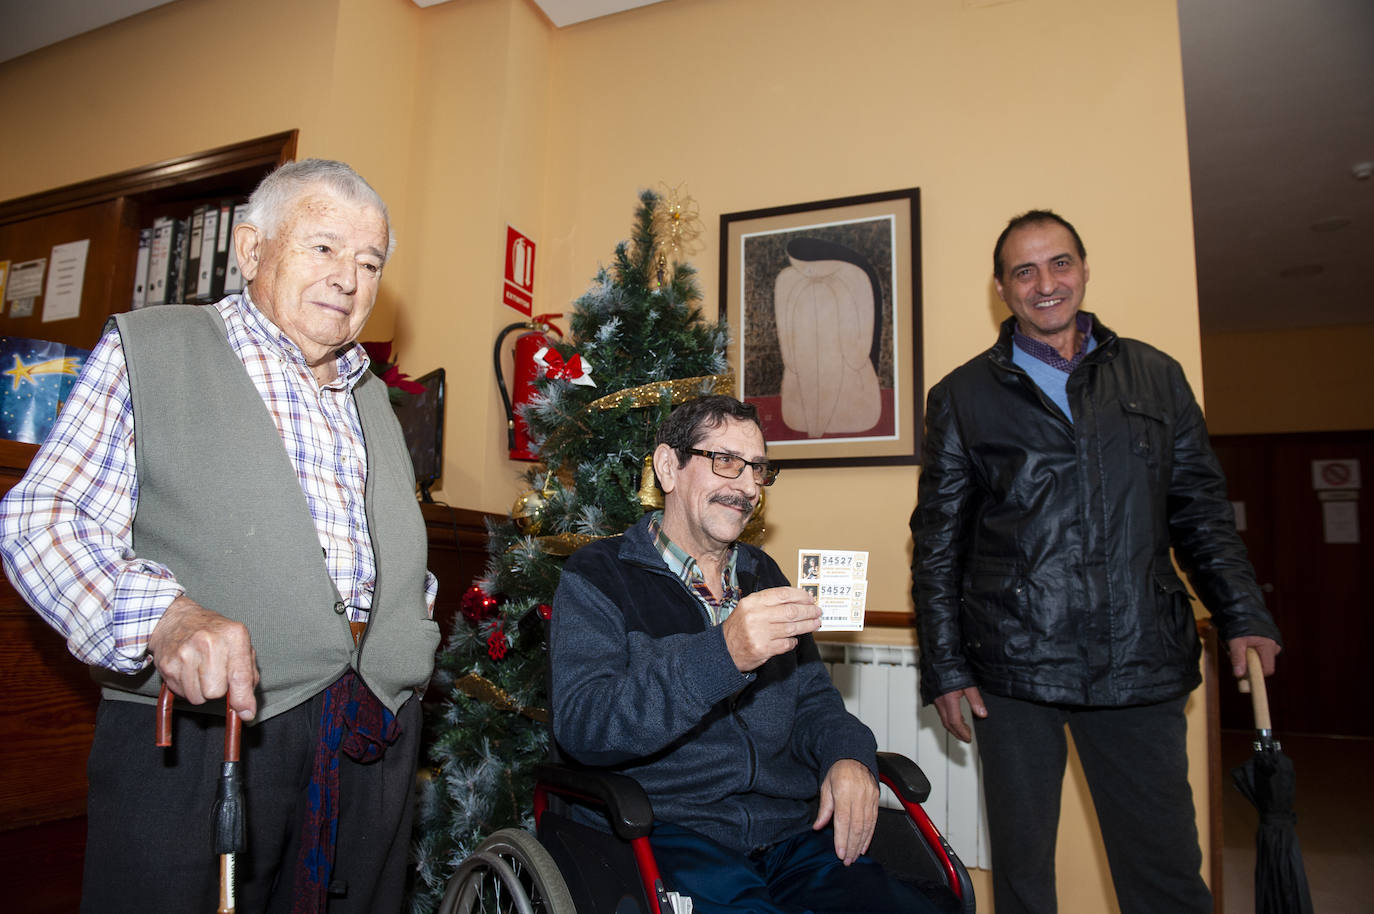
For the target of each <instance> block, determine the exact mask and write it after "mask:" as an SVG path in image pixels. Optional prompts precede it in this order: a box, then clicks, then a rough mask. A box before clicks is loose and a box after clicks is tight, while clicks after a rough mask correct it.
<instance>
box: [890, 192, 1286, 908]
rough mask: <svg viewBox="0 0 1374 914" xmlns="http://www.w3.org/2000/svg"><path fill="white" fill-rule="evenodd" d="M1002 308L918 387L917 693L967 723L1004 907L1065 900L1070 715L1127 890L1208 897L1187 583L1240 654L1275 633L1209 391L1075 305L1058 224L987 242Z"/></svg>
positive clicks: (1166, 897)
mask: <svg viewBox="0 0 1374 914" xmlns="http://www.w3.org/2000/svg"><path fill="white" fill-rule="evenodd" d="M993 263H994V274H993V275H994V281H995V283H996V286H997V291H998V294H999V295H1000V296H1001V298H1002V300H1003V301H1004V302H1006V304H1007V306H1008V307H1009V308H1010V309H1011V312H1012V317H1010V318H1008V319H1007V320H1006V321H1005V322H1004V323H1003V325H1002V331H1001V335H1000V337H999V339H998V341H997V343H996V345H994V346H993V348H992V349H990V350H988V351H987V352H985V353H983V354H982V355H980V356H978V357H977V358H975V359H973V360H971V361H969V362H967V363H966V364H964V365H962V366H961V367H959V368H957V369H955V370H954V371H952V372H950V374H949V375H948V376H947V377H945V378H944V379H943V380H942V381H941V382H940V383H939V384H937V385H936V386H935V387H933V388H932V389H931V391H930V396H929V401H928V405H927V410H926V433H925V445H924V451H925V458H924V465H923V467H922V471H921V478H920V487H919V496H918V503H917V506H916V510H915V512H914V513H913V514H912V517H911V530H912V534H913V536H914V538H915V553H914V556H913V560H912V571H913V579H914V583H913V587H912V595H913V597H914V599H915V603H916V620H917V630H918V633H919V638H920V647H921V653H920V659H921V694H922V698H923V700H924V701H925V702H927V703H929V702H932V701H933V702H934V703H935V705H936V709H937V711H938V712H939V714H940V719H941V721H942V722H943V723H944V725H945V727H946V729H948V730H949V731H950V732H951V733H953V734H954V735H955V736H956V737H958V738H959V739H961V740H964V741H965V742H968V741H969V740H970V739H971V737H972V734H971V733H970V732H969V727H968V723H967V722H966V720H965V719H964V717H963V713H962V710H961V705H960V701H961V699H963V700H965V701H967V702H968V704H969V707H970V708H971V709H972V711H973V715H974V724H975V728H976V730H977V733H978V745H979V754H980V757H981V759H982V762H983V775H984V791H985V796H986V800H987V812H988V826H989V831H990V836H991V850H992V864H993V888H994V895H995V902H996V907H997V911H998V914H1011V912H1017V911H1034V912H1051V911H1054V910H1055V909H1056V898H1055V884H1054V856H1055V838H1056V835H1057V832H1058V821H1059V803H1060V791H1061V788H1062V784H1063V777H1064V766H1065V759H1066V754H1067V749H1066V742H1065V738H1064V727H1065V725H1067V726H1068V727H1069V729H1070V731H1071V732H1072V733H1073V737H1074V745H1075V748H1076V749H1077V751H1078V753H1079V756H1080V758H1081V760H1082V762H1083V768H1084V773H1085V774H1086V776H1087V780H1088V786H1089V788H1090V790H1091V792H1092V798H1093V803H1094V806H1095V808H1096V810H1097V813H1098V821H1099V823H1100V825H1101V827H1102V833H1103V839H1104V842H1105V844H1106V849H1107V859H1108V863H1109V865H1110V867H1111V871H1112V879H1113V882H1114V883H1115V886H1116V891H1117V896H1118V900H1119V902H1120V905H1121V910H1122V911H1123V912H1125V914H1132V912H1161V911H1170V912H1174V911H1180V912H1181V911H1197V912H1203V911H1211V909H1212V902H1211V896H1210V893H1209V892H1208V889H1207V886H1206V884H1205V883H1204V882H1203V880H1202V877H1201V874H1200V868H1201V863H1202V855H1201V851H1200V849H1199V847H1198V839H1197V827H1196V817H1195V813H1194V810H1193V804H1192V795H1191V791H1190V790H1189V787H1188V781H1187V769H1188V760H1187V751H1186V746H1185V735H1186V724H1185V720H1184V705H1185V703H1186V701H1187V697H1188V693H1189V692H1191V691H1192V690H1193V688H1195V687H1196V686H1197V685H1198V683H1199V682H1200V681H1201V675H1200V672H1199V668H1198V660H1199V656H1200V652H1201V647H1200V644H1199V641H1198V636H1197V630H1196V626H1195V623H1194V617H1193V612H1192V607H1191V605H1190V600H1189V597H1188V593H1187V591H1186V589H1185V588H1184V586H1183V582H1182V581H1181V580H1179V577H1178V575H1177V574H1176V572H1175V571H1174V566H1173V562H1172V561H1171V559H1170V550H1171V549H1172V550H1173V552H1174V555H1175V556H1176V557H1177V559H1178V563H1179V565H1180V566H1181V567H1182V568H1183V569H1184V570H1185V571H1186V572H1187V574H1188V576H1189V579H1190V580H1191V581H1192V583H1193V586H1194V588H1195V590H1196V591H1197V594H1198V596H1199V597H1200V598H1201V599H1202V602H1203V604H1204V605H1205V606H1206V607H1207V608H1208V609H1209V610H1210V611H1211V613H1212V619H1213V622H1214V623H1215V624H1216V626H1217V628H1218V630H1219V632H1220V636H1221V639H1222V640H1223V641H1224V642H1225V643H1226V646H1227V650H1228V653H1229V657H1230V660H1231V665H1232V668H1233V671H1234V673H1235V674H1236V675H1237V676H1241V675H1243V674H1244V671H1245V663H1246V661H1245V652H1246V648H1254V649H1255V650H1256V651H1257V652H1258V653H1259V655H1260V658H1261V661H1262V663H1263V667H1264V672H1265V674H1266V675H1268V674H1270V673H1272V672H1273V669H1274V658H1275V655H1277V654H1278V652H1279V650H1280V647H1279V643H1278V638H1279V634H1278V630H1277V629H1276V628H1275V627H1274V623H1273V620H1272V619H1271V618H1270V616H1269V613H1268V611H1267V610H1266V609H1265V607H1264V602H1263V599H1262V597H1261V594H1260V589H1259V586H1258V583H1257V582H1256V580H1255V575H1254V571H1253V569H1252V568H1251V567H1250V563H1249V560H1248V559H1247V558H1246V553H1245V547H1244V545H1243V544H1242V542H1241V541H1240V538H1239V536H1238V535H1237V534H1236V530H1235V522H1234V516H1233V513H1232V510H1231V507H1230V504H1229V502H1228V501H1227V498H1226V482H1225V479H1224V478H1223V476H1222V473H1221V469H1220V467H1219V466H1218V464H1217V461H1216V457H1215V455H1214V454H1213V453H1212V449H1211V446H1210V445H1209V443H1208V439H1207V429H1206V426H1205V424H1204V423H1203V418H1202V413H1201V410H1200V409H1199V408H1198V405H1197V401H1196V400H1195V399H1194V397H1193V394H1192V391H1191V390H1190V389H1189V387H1188V382H1187V380H1186V379H1185V378H1184V375H1183V371H1182V369H1181V368H1180V367H1179V365H1178V363H1177V362H1175V361H1174V360H1173V359H1172V358H1170V357H1169V356H1167V355H1165V354H1164V353H1162V352H1160V351H1159V350H1157V349H1155V348H1153V347H1151V346H1149V345H1146V344H1145V343H1142V342H1139V341H1137V340H1129V339H1121V338H1118V337H1117V336H1116V334H1114V333H1112V332H1111V331H1110V330H1108V329H1107V328H1106V327H1105V326H1103V325H1102V324H1101V322H1099V321H1098V320H1097V319H1096V318H1095V317H1094V316H1093V315H1091V314H1089V313H1087V312H1085V311H1082V310H1081V306H1082V302H1083V296H1084V291H1085V288H1086V285H1087V281H1088V264H1087V258H1086V253H1085V251H1084V248H1083V243H1082V240H1081V239H1080V238H1079V236H1078V232H1077V231H1076V230H1075V229H1074V228H1073V226H1072V225H1070V224H1069V223H1068V222H1066V221H1065V220H1063V219H1062V218H1061V217H1059V216H1057V215H1055V214H1054V213H1051V212H1047V211H1043V210H1038V211H1032V212H1029V213H1026V214H1024V215H1022V216H1018V217H1017V218H1015V219H1013V220H1012V221H1011V222H1010V224H1008V226H1007V228H1006V230H1004V231H1003V233H1002V236H1001V237H1000V238H998V241H997V245H996V248H995V250H994V254H993Z"/></svg>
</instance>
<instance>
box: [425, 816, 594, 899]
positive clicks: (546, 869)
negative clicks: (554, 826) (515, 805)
mask: <svg viewBox="0 0 1374 914" xmlns="http://www.w3.org/2000/svg"><path fill="white" fill-rule="evenodd" d="M438 914H577V910H576V908H575V907H574V906H573V900H572V895H570V894H569V893H568V887H567V885H566V884H565V883H564V882H563V876H562V874H560V873H559V872H558V865H557V864H556V863H554V862H553V858H552V857H550V856H549V853H548V851H546V850H544V848H543V846H542V845H541V844H540V843H539V842H538V840H536V839H535V838H534V836H533V835H531V834H530V833H529V832H527V831H525V830H524V829H520V828H503V829H501V830H500V831H498V832H496V833H495V834H494V835H492V836H491V837H490V838H488V839H487V840H485V841H483V842H482V844H481V846H479V847H478V848H477V851H476V852H475V853H474V854H473V855H472V856H471V857H468V858H467V859H466V860H464V861H463V862H462V863H461V864H460V865H459V867H458V871H457V872H456V873H454V874H453V878H451V879H450V880H449V882H448V889H447V891H445V892H444V900H443V902H442V903H440V905H439V911H438Z"/></svg>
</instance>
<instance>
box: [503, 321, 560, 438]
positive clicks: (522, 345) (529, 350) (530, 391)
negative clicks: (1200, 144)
mask: <svg viewBox="0 0 1374 914" xmlns="http://www.w3.org/2000/svg"><path fill="white" fill-rule="evenodd" d="M556 317H562V315H561V314H536V315H534V317H532V318H531V319H530V320H527V321H517V322H516V323H514V324H510V325H509V326H507V327H505V328H503V329H502V330H501V332H500V333H499V334H497V336H496V347H495V349H494V350H493V351H492V361H493V363H494V364H495V366H496V387H497V389H498V390H500V391H501V401H502V402H503V403H505V405H506V444H507V447H509V449H510V457H511V459H512V460H538V459H539V458H538V457H537V456H536V455H535V453H534V452H533V451H532V450H530V433H529V428H528V427H526V425H525V419H524V417H523V416H521V415H520V414H519V412H518V411H517V408H518V407H519V406H520V405H521V404H523V403H528V402H529V401H530V399H531V398H532V397H533V396H534V379H535V378H536V377H538V372H539V366H538V364H537V363H536V362H535V360H534V356H535V354H536V353H538V352H539V351H540V350H541V349H544V348H546V347H547V346H549V345H550V343H552V340H551V339H550V338H549V334H550V333H556V334H558V335H559V336H560V337H561V336H562V335H563V331H562V330H559V329H558V327H557V326H555V325H554V324H553V323H552V321H553V319H554V318H556ZM515 330H524V331H526V332H525V333H522V334H520V335H519V336H518V337H516V338H515V360H514V364H515V379H514V383H513V385H512V390H511V392H510V393H507V392H506V379H505V378H504V377H503V376H502V374H501V342H502V341H503V340H504V339H505V338H506V336H507V334H509V333H511V332H513V331H515Z"/></svg>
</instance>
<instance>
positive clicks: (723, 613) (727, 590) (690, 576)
mask: <svg viewBox="0 0 1374 914" xmlns="http://www.w3.org/2000/svg"><path fill="white" fill-rule="evenodd" d="M649 535H650V536H652V537H653V540H654V545H655V546H656V547H657V548H658V552H659V555H661V556H663V561H664V563H665V564H666V565H667V566H668V570H669V571H671V572H672V573H673V574H675V575H677V577H678V579H679V580H680V581H682V583H683V584H684V585H685V586H686V588H687V589H688V590H689V591H691V592H692V595H693V596H695V597H696V598H697V602H698V603H700V604H701V608H702V609H704V610H705V611H706V618H707V620H708V621H709V622H710V623H711V624H712V625H719V624H721V623H722V622H724V621H725V620H726V619H728V618H730V613H732V612H734V611H735V607H736V606H737V605H739V596H740V595H739V578H738V577H737V576H736V574H735V558H736V556H737V555H738V552H739V550H738V549H737V548H736V547H735V546H731V547H730V558H728V559H727V560H726V562H725V567H724V568H723V569H721V573H720V588H721V598H720V599H719V600H717V599H716V598H715V595H714V594H712V593H711V588H710V587H707V586H706V577H705V576H704V575H703V574H702V573H701V566H700V565H698V564H697V560H696V559H694V558H692V557H691V556H690V555H688V554H687V553H686V552H685V551H684V550H683V549H682V547H681V546H679V545H678V544H677V543H674V542H673V541H672V540H670V539H668V536H667V534H665V533H664V532H663V512H662V511H655V512H654V514H653V516H652V517H650V518H649Z"/></svg>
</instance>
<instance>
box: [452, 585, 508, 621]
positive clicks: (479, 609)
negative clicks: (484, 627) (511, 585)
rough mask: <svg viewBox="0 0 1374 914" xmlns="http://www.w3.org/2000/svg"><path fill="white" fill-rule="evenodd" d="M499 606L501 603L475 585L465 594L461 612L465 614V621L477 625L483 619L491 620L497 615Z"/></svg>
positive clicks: (460, 605)
mask: <svg viewBox="0 0 1374 914" xmlns="http://www.w3.org/2000/svg"><path fill="white" fill-rule="evenodd" d="M499 605H500V601H498V600H497V599H496V598H495V597H493V596H491V595H490V594H488V593H487V592H486V591H485V590H483V589H482V588H481V587H478V586H477V585H476V584H473V585H472V586H471V587H469V588H468V589H467V590H466V591H464V592H463V599H462V600H461V601H460V603H459V610H460V611H461V612H462V613H463V618H464V619H467V620H468V622H469V623H470V624H472V625H476V624H477V623H478V622H481V621H482V620H483V619H489V618H491V617H492V616H494V615H496V609H497V607H498V606H499Z"/></svg>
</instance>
